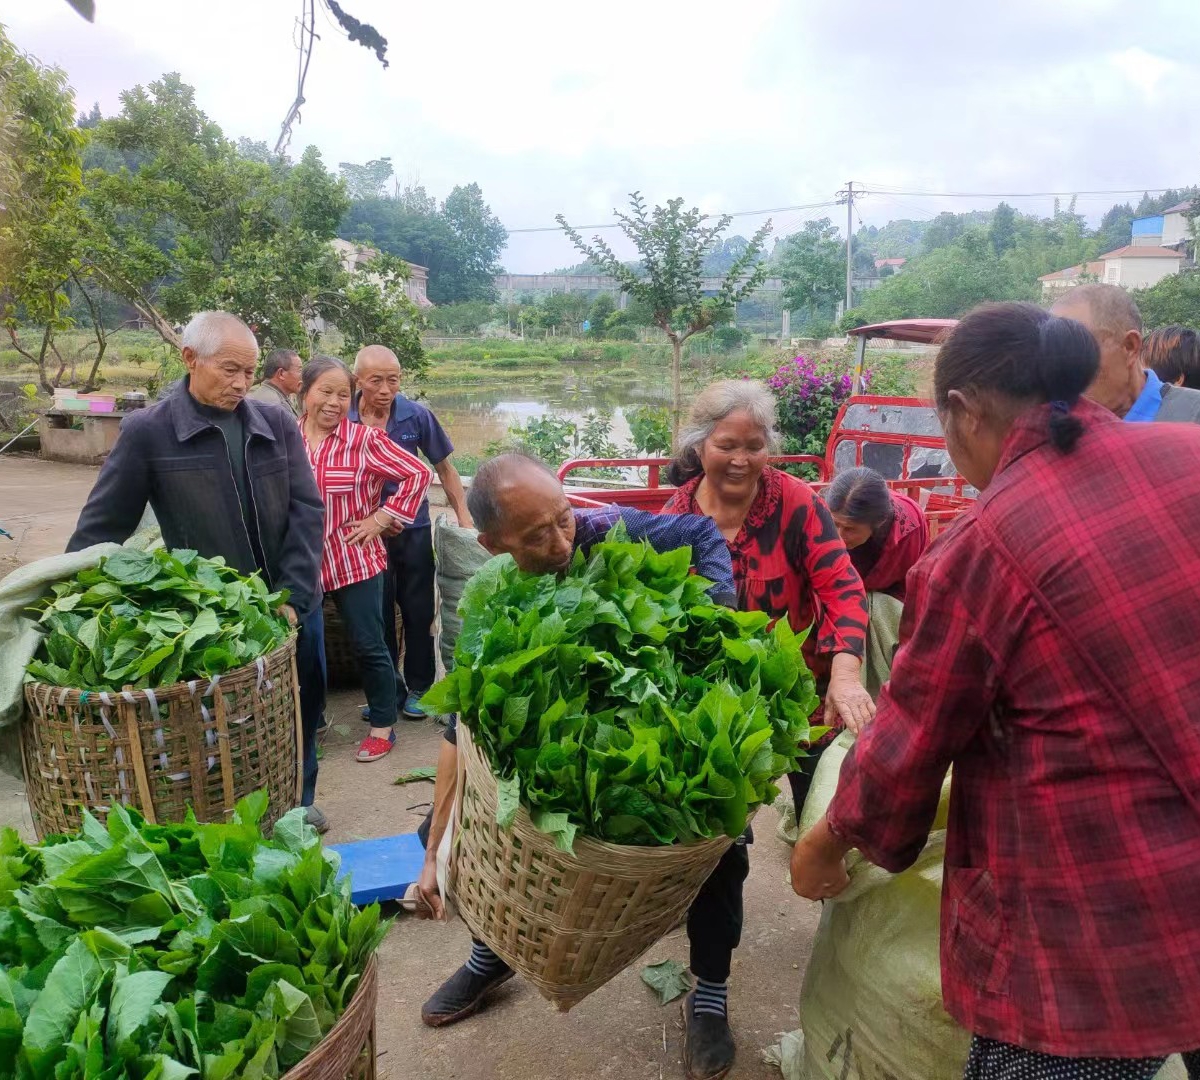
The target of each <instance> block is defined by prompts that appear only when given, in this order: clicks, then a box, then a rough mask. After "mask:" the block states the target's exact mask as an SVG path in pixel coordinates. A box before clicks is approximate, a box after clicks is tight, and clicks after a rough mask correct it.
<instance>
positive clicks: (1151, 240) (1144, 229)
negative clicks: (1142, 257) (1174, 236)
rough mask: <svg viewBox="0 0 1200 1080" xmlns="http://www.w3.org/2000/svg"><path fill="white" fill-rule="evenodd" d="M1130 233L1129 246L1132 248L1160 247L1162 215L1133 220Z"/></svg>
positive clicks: (1161, 244) (1161, 240)
mask: <svg viewBox="0 0 1200 1080" xmlns="http://www.w3.org/2000/svg"><path fill="white" fill-rule="evenodd" d="M1130 231H1131V233H1132V236H1131V237H1130V244H1132V246H1133V247H1162V246H1163V215H1162V214H1159V215H1158V216H1157V217H1140V218H1134V219H1133V228H1132V229H1131V230H1130Z"/></svg>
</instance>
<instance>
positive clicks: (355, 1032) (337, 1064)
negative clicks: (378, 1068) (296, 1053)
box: [280, 956, 379, 1080]
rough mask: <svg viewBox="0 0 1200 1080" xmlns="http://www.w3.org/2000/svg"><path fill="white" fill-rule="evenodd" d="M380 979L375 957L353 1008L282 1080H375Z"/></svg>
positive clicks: (351, 1006)
mask: <svg viewBox="0 0 1200 1080" xmlns="http://www.w3.org/2000/svg"><path fill="white" fill-rule="evenodd" d="M378 997H379V975H378V969H377V967H376V964H375V957H373V956H372V957H371V959H370V960H368V961H367V966H366V968H365V970H364V971H363V974H362V979H360V980H359V984H358V989H357V990H356V991H355V992H354V997H353V998H351V1000H350V1005H349V1007H348V1008H347V1009H346V1011H345V1012H344V1013H342V1015H341V1016H339V1017H338V1021H337V1023H336V1024H334V1025H333V1027H331V1028H330V1029H329V1032H328V1034H327V1035H326V1036H325V1038H323V1039H322V1040H321V1041H320V1042H319V1043H318V1044H317V1047H316V1049H315V1050H313V1051H312V1052H311V1053H310V1054H308V1055H307V1056H306V1057H305V1058H304V1060H302V1061H301V1062H300V1063H299V1064H298V1065H295V1066H293V1067H292V1068H290V1069H288V1071H287V1072H285V1073H284V1074H283V1076H282V1077H281V1078H280V1080H375V1005H376V1001H377V999H378Z"/></svg>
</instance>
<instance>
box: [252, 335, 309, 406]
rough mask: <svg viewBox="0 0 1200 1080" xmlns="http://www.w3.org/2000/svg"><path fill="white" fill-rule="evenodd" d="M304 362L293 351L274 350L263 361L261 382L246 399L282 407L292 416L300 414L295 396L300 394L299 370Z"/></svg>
mask: <svg viewBox="0 0 1200 1080" xmlns="http://www.w3.org/2000/svg"><path fill="white" fill-rule="evenodd" d="M303 366H304V362H303V361H302V360H301V359H300V354H299V353H298V352H296V351H295V350H294V349H274V350H272V352H271V353H270V354H269V355H268V356H267V358H266V360H264V361H263V371H262V382H260V383H259V384H258V385H257V386H256V387H255V388H254V389H253V390H251V391H250V393H249V394H248V395H247V396H248V397H251V398H253V399H254V400H255V401H262V402H265V403H266V404H268V405H282V406H283V407H284V408H285V409H288V410H289V411H290V412H291V414H292V415H293V416H298V415H299V414H300V406H299V405H298V404H297V402H296V395H297V394H298V393H299V392H300V369H301V368H302V367H303Z"/></svg>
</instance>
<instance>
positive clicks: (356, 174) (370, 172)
mask: <svg viewBox="0 0 1200 1080" xmlns="http://www.w3.org/2000/svg"><path fill="white" fill-rule="evenodd" d="M338 169H339V170H341V174H342V180H343V181H345V184H346V192H347V194H349V196H350V198H352V199H378V198H379V197H380V196H382V195H383V186H384V185H385V184H386V183H387V182H388V181H389V180H390V179H391V178H392V159H391V158H390V157H384V158H376V159H375V160H374V161H368V162H367V163H366V164H365V165H356V164H354V163H353V162H352V161H343V162H340V163H339V164H338Z"/></svg>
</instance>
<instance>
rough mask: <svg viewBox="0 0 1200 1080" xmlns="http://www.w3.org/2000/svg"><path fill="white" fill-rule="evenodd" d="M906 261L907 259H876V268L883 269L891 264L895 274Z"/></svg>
mask: <svg viewBox="0 0 1200 1080" xmlns="http://www.w3.org/2000/svg"><path fill="white" fill-rule="evenodd" d="M906 262H908V260H907V259H876V260H875V269H876V270H882V269H883V268H884V267H885V266H890V267H891V268H892V273H893V274H894V273H896V272H897V271H898V270H899V269H900V267H902V266H903V265H904V264H905V263H906Z"/></svg>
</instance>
